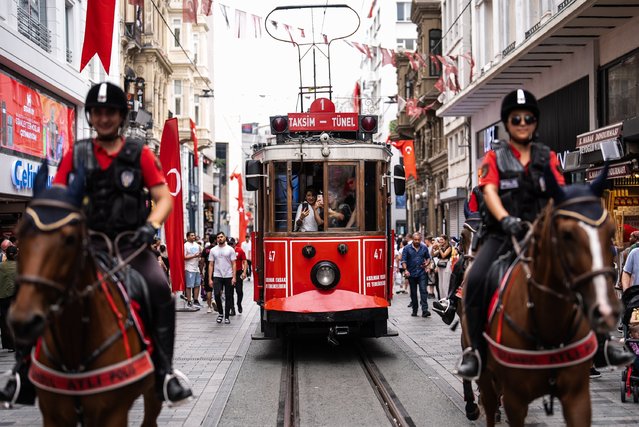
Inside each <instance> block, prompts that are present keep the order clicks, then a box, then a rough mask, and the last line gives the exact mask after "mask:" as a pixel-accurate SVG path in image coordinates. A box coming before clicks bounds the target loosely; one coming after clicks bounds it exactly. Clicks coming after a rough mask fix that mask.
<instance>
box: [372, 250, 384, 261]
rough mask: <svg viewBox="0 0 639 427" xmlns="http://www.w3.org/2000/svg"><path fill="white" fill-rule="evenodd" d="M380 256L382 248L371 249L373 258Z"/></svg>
mask: <svg viewBox="0 0 639 427" xmlns="http://www.w3.org/2000/svg"><path fill="white" fill-rule="evenodd" d="M382 256H383V252H382V249H375V250H374V251H373V258H375V259H382Z"/></svg>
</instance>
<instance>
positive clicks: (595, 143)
mask: <svg viewBox="0 0 639 427" xmlns="http://www.w3.org/2000/svg"><path fill="white" fill-rule="evenodd" d="M622 127H623V123H615V124H614V125H610V126H606V127H604V128H601V129H597V130H593V131H592V132H586V133H582V134H581V135H577V149H578V150H579V152H580V153H581V154H584V153H592V152H593V151H595V150H599V149H600V147H601V143H602V142H604V141H614V140H617V139H619V138H620V137H621V129H622Z"/></svg>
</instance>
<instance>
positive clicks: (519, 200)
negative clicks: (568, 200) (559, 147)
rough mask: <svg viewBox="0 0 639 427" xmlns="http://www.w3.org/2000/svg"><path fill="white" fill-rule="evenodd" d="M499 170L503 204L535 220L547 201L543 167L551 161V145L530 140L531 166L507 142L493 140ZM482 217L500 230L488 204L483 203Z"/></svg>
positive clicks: (523, 217) (494, 228)
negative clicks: (517, 156)
mask: <svg viewBox="0 0 639 427" xmlns="http://www.w3.org/2000/svg"><path fill="white" fill-rule="evenodd" d="M492 148H493V151H494V152H495V154H496V157H497V170H498V171H499V188H498V191H499V197H500V198H501V202H502V204H503V205H504V208H505V209H506V210H507V211H508V213H509V214H510V215H512V216H516V217H519V218H521V219H522V221H530V222H533V221H534V220H535V219H536V218H537V215H538V214H539V213H540V212H541V210H542V209H543V208H544V206H546V203H547V202H548V196H547V194H546V184H545V181H544V168H545V167H546V166H548V165H550V148H548V146H546V145H544V144H541V143H538V142H533V143H531V152H530V163H529V164H528V170H527V171H526V170H525V169H524V166H522V164H521V163H520V162H519V160H518V159H517V158H516V157H515V155H514V154H513V152H512V150H511V149H510V147H509V146H508V143H507V142H504V141H498V142H497V143H494V144H493V147H492ZM481 212H482V220H483V222H484V224H486V225H487V227H488V229H489V230H491V231H496V230H499V231H500V230H501V227H500V225H499V222H498V221H497V219H495V217H494V216H493V215H492V214H491V213H490V211H489V210H488V208H487V207H486V206H485V204H482V206H481Z"/></svg>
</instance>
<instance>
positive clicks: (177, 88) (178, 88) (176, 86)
mask: <svg viewBox="0 0 639 427" xmlns="http://www.w3.org/2000/svg"><path fill="white" fill-rule="evenodd" d="M173 98H174V99H175V109H174V112H175V115H176V116H181V115H182V80H174V81H173Z"/></svg>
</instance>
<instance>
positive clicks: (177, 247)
mask: <svg viewBox="0 0 639 427" xmlns="http://www.w3.org/2000/svg"><path fill="white" fill-rule="evenodd" d="M160 163H161V164H162V171H163V172H164V175H165V176H166V183H167V185H168V186H169V191H170V192H171V195H172V196H173V210H172V211H171V214H170V215H169V217H168V218H167V219H166V222H165V223H164V233H165V235H166V249H167V251H168V253H169V263H170V265H171V270H170V271H171V288H172V290H173V292H176V291H182V290H184V212H183V209H182V175H181V171H182V168H181V166H180V137H179V135H178V121H177V118H175V117H174V118H172V119H168V120H167V121H166V122H164V130H163V131H162V140H161V141H160Z"/></svg>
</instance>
